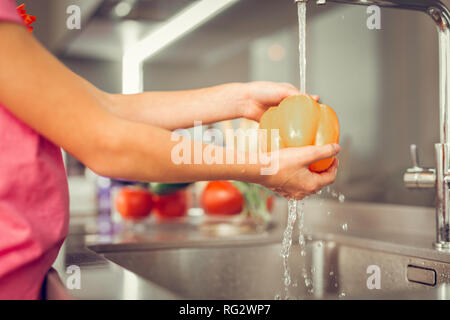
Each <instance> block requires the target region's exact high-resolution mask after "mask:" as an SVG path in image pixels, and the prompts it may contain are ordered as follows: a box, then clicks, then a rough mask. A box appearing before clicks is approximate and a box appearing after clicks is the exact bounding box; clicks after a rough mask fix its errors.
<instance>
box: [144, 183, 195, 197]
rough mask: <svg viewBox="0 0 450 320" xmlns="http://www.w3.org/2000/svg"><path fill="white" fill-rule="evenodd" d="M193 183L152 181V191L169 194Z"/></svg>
mask: <svg viewBox="0 0 450 320" xmlns="http://www.w3.org/2000/svg"><path fill="white" fill-rule="evenodd" d="M190 184H191V183H190V182H189V183H159V182H152V183H150V191H151V192H153V193H155V194H168V193H172V192H175V191H178V190H180V189H184V188H186V187H187V186H189V185H190Z"/></svg>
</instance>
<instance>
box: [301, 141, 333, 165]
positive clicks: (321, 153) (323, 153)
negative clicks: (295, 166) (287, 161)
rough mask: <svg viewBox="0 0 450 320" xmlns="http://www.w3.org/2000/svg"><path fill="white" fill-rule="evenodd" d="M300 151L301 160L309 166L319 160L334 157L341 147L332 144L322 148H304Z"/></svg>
mask: <svg viewBox="0 0 450 320" xmlns="http://www.w3.org/2000/svg"><path fill="white" fill-rule="evenodd" d="M301 149H302V151H303V159H302V160H303V161H304V162H305V164H311V163H313V162H316V161H319V160H323V159H329V158H332V157H335V156H336V155H337V154H338V153H339V151H340V150H341V147H340V146H339V145H338V144H336V143H333V144H326V145H323V146H306V147H302V148H301Z"/></svg>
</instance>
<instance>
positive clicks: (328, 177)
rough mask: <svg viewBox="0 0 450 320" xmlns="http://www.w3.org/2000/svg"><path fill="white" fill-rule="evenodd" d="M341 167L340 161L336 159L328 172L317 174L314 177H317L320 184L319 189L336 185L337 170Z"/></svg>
mask: <svg viewBox="0 0 450 320" xmlns="http://www.w3.org/2000/svg"><path fill="white" fill-rule="evenodd" d="M338 167H339V160H338V159H337V158H336V159H334V161H333V164H332V165H331V167H330V168H328V169H327V170H326V171H324V172H321V173H317V174H315V175H314V176H315V177H316V178H315V179H316V183H317V184H318V187H319V189H321V188H322V187H324V186H327V185H329V184H332V183H334V180H335V179H336V173H337V169H338Z"/></svg>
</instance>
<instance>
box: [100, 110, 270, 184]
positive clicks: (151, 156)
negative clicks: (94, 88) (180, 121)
mask: <svg viewBox="0 0 450 320" xmlns="http://www.w3.org/2000/svg"><path fill="white" fill-rule="evenodd" d="M105 127H106V128H108V129H109V130H108V131H106V132H105V131H102V132H98V134H99V135H100V138H99V139H100V140H102V141H107V140H108V141H109V143H108V144H107V147H106V148H103V152H102V153H99V154H98V157H97V158H96V159H92V163H91V165H92V169H93V170H94V171H96V172H97V173H99V174H100V175H104V176H109V177H113V178H121V179H127V180H136V181H159V182H191V181H199V180H229V179H231V180H242V181H247V182H259V180H260V168H261V165H260V164H259V163H256V164H251V162H250V159H249V154H248V153H238V152H237V151H236V150H233V153H232V156H231V159H232V161H230V163H232V164H227V161H226V150H225V149H224V148H223V147H219V146H212V145H207V144H204V143H201V142H196V141H194V140H191V139H189V138H186V137H181V136H178V135H175V134H172V133H170V132H169V131H167V130H164V129H161V128H157V127H153V126H149V125H145V124H140V123H135V122H129V121H126V120H123V119H120V118H115V117H111V118H108V120H107V125H106V126H105ZM182 139H183V140H182ZM180 146H181V147H182V149H183V151H184V152H187V154H188V156H187V157H183V158H184V159H183V161H181V163H180V161H179V159H177V156H178V155H179V150H180ZM205 148H208V149H209V151H211V150H212V149H213V150H214V151H213V154H214V155H216V154H221V155H222V156H219V157H218V161H217V162H218V163H214V164H206V161H207V160H206V159H205V158H206V157H204V155H205V154H206V153H207V152H206V150H205ZM183 155H184V153H183ZM238 156H242V157H243V158H244V159H245V161H243V164H237V163H239V162H238V161H237V158H238Z"/></svg>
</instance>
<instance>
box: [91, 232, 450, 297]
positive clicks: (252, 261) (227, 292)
mask: <svg viewBox="0 0 450 320" xmlns="http://www.w3.org/2000/svg"><path fill="white" fill-rule="evenodd" d="M309 238H311V237H309ZM346 242H347V243H346ZM348 243H350V244H348ZM358 243H360V241H358V240H357V239H355V238H353V239H350V238H348V239H347V240H345V239H341V241H339V240H327V239H325V240H321V239H320V238H319V239H314V240H311V241H309V242H308V243H307V245H306V250H305V251H306V255H305V256H302V255H301V254H300V251H301V250H300V247H299V246H298V245H293V246H292V248H291V254H290V257H289V260H288V267H289V271H290V278H291V282H290V284H289V285H288V286H286V285H285V282H284V280H285V279H284V272H285V270H284V266H283V259H282V258H281V256H280V250H281V244H280V243H279V242H278V241H277V242H271V243H270V242H269V243H249V244H237V245H236V244H212V243H207V242H205V243H202V244H199V243H197V244H196V246H195V247H193V246H192V247H190V246H183V245H173V246H171V247H170V246H169V247H168V246H162V247H159V246H158V245H155V246H154V247H153V248H150V247H149V248H147V249H145V250H136V251H130V250H126V251H118V252H113V251H109V250H108V251H107V252H102V246H96V247H95V248H92V249H93V250H95V251H96V252H98V253H102V254H103V256H104V257H105V258H107V259H108V260H110V261H112V262H114V263H116V264H118V265H120V266H122V267H124V268H125V269H128V270H130V271H132V272H133V273H135V274H137V275H139V276H141V277H142V278H144V279H146V280H148V281H150V282H152V283H154V284H156V285H158V286H159V287H163V288H165V289H167V290H169V291H170V292H171V293H173V294H174V295H175V296H177V297H179V298H181V299H285V298H289V299H336V298H363V299H366V298H369V299H370V298H387V297H388V296H389V295H392V294H393V293H395V292H401V293H402V295H403V296H404V297H405V298H408V296H411V297H412V296H413V292H414V289H426V288H435V287H436V286H438V285H439V284H441V283H446V282H450V279H449V278H448V277H447V276H446V275H447V274H450V264H449V263H447V262H438V261H434V260H430V259H423V258H416V257H412V256H408V255H402V254H398V253H388V252H383V251H379V250H373V249H368V248H364V247H361V246H358V245H356V246H355V244H358ZM373 265H375V266H377V267H379V270H380V289H368V286H367V280H368V278H369V276H371V274H372V273H373V271H372V272H370V273H367V268H368V267H369V266H373ZM393 297H394V298H398V297H399V296H398V295H393Z"/></svg>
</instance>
